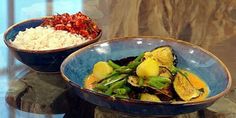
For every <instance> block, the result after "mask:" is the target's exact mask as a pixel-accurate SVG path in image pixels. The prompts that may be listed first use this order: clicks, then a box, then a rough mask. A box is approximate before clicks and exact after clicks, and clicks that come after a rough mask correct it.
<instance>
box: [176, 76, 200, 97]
mask: <svg viewBox="0 0 236 118" xmlns="http://www.w3.org/2000/svg"><path fill="white" fill-rule="evenodd" d="M173 85H174V89H175V91H176V93H177V94H178V95H179V97H180V98H181V99H182V100H185V101H189V100H191V99H193V98H196V97H198V96H200V91H199V90H198V89H196V88H194V86H193V85H192V84H191V83H190V81H189V80H188V78H187V77H186V76H185V75H183V74H181V73H179V72H178V73H177V74H176V76H175V80H174V83H173Z"/></svg>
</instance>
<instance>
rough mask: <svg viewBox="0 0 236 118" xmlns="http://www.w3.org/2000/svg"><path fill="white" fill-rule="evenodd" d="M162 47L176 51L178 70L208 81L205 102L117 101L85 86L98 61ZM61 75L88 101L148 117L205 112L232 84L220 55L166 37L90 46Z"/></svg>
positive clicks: (75, 55) (70, 59) (63, 67)
mask: <svg viewBox="0 0 236 118" xmlns="http://www.w3.org/2000/svg"><path fill="white" fill-rule="evenodd" d="M162 45H170V46H171V47H172V48H173V50H174V52H175V54H176V55H177V58H178V64H177V67H180V68H183V69H187V70H190V71H192V72H193V73H195V74H197V75H198V76H200V78H202V80H203V81H205V82H206V84H207V85H208V86H209V89H210V93H209V95H208V97H207V98H206V99H205V100H202V101H189V102H184V101H177V102H172V103H170V102H164V101H163V102H145V101H139V100H128V99H114V98H112V97H110V96H107V95H104V94H101V93H97V92H94V91H91V90H88V89H85V88H84V87H83V86H84V79H85V78H86V76H88V75H89V74H90V73H91V72H92V69H93V65H94V64H95V63H96V62H98V61H107V60H109V59H112V60H120V59H122V58H126V57H131V56H137V55H139V54H140V53H142V52H145V51H150V50H152V49H154V48H156V47H158V46H162ZM95 57H96V58H95ZM61 73H62V76H63V77H64V79H65V80H66V81H67V82H68V83H69V84H70V85H71V86H73V87H74V90H75V93H76V94H77V95H78V96H80V97H81V98H83V99H84V100H86V101H88V102H91V103H93V104H95V105H98V106H101V107H106V108H109V109H113V110H117V111H121V112H126V113H129V114H134V115H144V116H172V115H178V114H183V113H190V112H194V111H197V110H201V109H204V108H206V107H208V106H210V105H212V104H213V103H214V102H215V101H216V100H217V99H219V98H220V97H222V96H223V95H225V94H226V93H227V92H228V91H229V89H230V86H231V83H232V79H231V76H230V73H229V71H228V69H227V68H226V66H225V65H224V64H223V63H222V61H220V60H219V59H218V58H217V57H216V56H214V55H213V54H211V53H210V52H208V51H206V50H204V49H202V48H201V47H199V46H196V45H193V44H190V43H188V42H184V41H180V40H175V39H171V38H163V37H125V38H117V39H113V40H109V41H102V42H99V43H96V44H93V45H90V46H88V47H86V48H83V49H81V50H78V51H76V52H74V53H73V54H71V55H70V56H68V57H67V58H66V59H65V60H64V62H63V63H62V65H61Z"/></svg>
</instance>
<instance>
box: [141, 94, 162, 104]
mask: <svg viewBox="0 0 236 118" xmlns="http://www.w3.org/2000/svg"><path fill="white" fill-rule="evenodd" d="M140 100H142V101H151V102H159V101H161V100H160V99H159V98H158V97H157V96H156V95H152V94H149V93H141V96H140Z"/></svg>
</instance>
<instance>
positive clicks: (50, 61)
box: [4, 19, 102, 72]
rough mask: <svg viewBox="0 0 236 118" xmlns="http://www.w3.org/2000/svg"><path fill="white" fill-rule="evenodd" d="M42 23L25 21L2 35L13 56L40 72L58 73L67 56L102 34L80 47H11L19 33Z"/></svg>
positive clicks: (32, 20)
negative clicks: (35, 48)
mask: <svg viewBox="0 0 236 118" xmlns="http://www.w3.org/2000/svg"><path fill="white" fill-rule="evenodd" d="M42 22H43V20H42V19H30V20H26V21H23V22H21V23H18V24H15V25H13V26H11V27H10V28H8V30H7V31H6V32H5V33H4V42H5V44H6V45H7V46H8V47H9V49H10V50H11V51H12V53H13V54H14V56H15V57H16V58H17V59H18V60H19V61H21V62H22V63H24V64H25V65H27V66H29V67H31V68H32V69H34V70H36V71H40V72H60V66H61V63H62V62H63V60H64V59H65V58H66V57H67V56H68V55H70V54H71V53H72V52H74V51H76V50H78V49H80V48H82V47H84V46H87V45H89V44H92V43H94V42H96V41H98V40H99V38H100V37H101V34H102V33H100V34H99V35H98V36H97V37H96V38H95V39H92V40H90V41H87V42H86V43H83V44H80V45H75V46H70V47H66V48H59V49H53V50H43V51H42V50H41V51H34V50H24V49H18V48H17V47H15V46H14V45H12V43H11V42H10V41H13V40H14V39H15V37H16V35H17V34H18V32H19V31H24V30H25V29H26V28H31V27H37V26H39V25H40V24H41V23H42Z"/></svg>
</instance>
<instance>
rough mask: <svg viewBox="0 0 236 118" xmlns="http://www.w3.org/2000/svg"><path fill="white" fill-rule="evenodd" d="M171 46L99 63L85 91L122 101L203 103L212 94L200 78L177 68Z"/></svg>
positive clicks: (94, 68)
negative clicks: (201, 101)
mask: <svg viewBox="0 0 236 118" xmlns="http://www.w3.org/2000/svg"><path fill="white" fill-rule="evenodd" d="M177 60H178V58H177V56H176V55H175V54H174V50H173V49H172V48H171V46H160V47H157V48H155V49H153V50H151V51H147V52H144V53H141V54H140V55H139V56H137V57H128V58H124V59H121V60H115V61H113V60H108V61H99V62H97V63H95V64H94V66H93V71H92V72H91V74H90V75H88V77H87V78H86V79H85V81H84V87H85V88H87V89H90V90H93V91H96V92H99V93H103V94H106V95H109V96H113V97H116V98H121V99H138V100H141V101H150V102H159V101H171V102H174V101H199V100H204V99H205V98H206V97H207V96H208V94H209V92H210V90H209V87H208V85H207V84H206V83H205V82H204V81H203V80H202V79H201V78H200V77H198V76H197V75H196V74H194V73H193V72H190V71H188V70H184V69H180V68H178V67H177Z"/></svg>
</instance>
